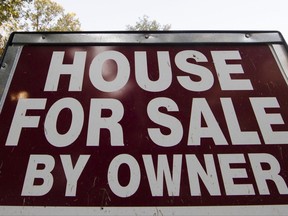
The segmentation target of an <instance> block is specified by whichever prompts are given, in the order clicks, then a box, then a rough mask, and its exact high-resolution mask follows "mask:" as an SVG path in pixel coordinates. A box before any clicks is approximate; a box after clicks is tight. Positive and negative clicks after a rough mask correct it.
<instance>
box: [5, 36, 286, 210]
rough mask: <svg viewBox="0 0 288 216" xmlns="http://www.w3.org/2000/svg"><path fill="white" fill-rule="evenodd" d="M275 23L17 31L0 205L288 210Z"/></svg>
mask: <svg viewBox="0 0 288 216" xmlns="http://www.w3.org/2000/svg"><path fill="white" fill-rule="evenodd" d="M287 71H288V58H287V47H286V43H285V41H284V40H283V37H282V36H281V34H280V33H279V32H268V31H267V32H173V31H172V32H93V33H88V32H87V33H85V32H81V33H14V34H12V35H11V37H10V41H9V43H8V45H7V48H6V52H5V55H4V58H3V61H2V64H1V71H0V72H1V73H0V94H1V104H0V109H1V114H0V214H1V215H43V214H46V215H47V214H49V215H247V214H249V215H286V214H287V212H288V159H287V155H288V86H287Z"/></svg>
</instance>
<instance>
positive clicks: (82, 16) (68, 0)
mask: <svg viewBox="0 0 288 216" xmlns="http://www.w3.org/2000/svg"><path fill="white" fill-rule="evenodd" d="M54 1H56V2H58V3H59V4H60V5H62V6H63V7H64V9H65V11H66V12H74V13H76V15H77V17H78V18H79V20H80V22H81V26H82V27H81V29H82V30H83V31H114V30H125V29H126V26H127V25H135V24H136V22H137V21H138V20H139V17H143V15H147V16H149V19H150V20H156V21H157V22H159V23H160V24H161V25H164V24H170V25H171V30H277V31H280V32H281V33H282V34H283V35H284V37H285V38H286V41H288V2H287V0H238V1H235V0H173V1H172V0H142V1H137V0H102V1H99V0H54Z"/></svg>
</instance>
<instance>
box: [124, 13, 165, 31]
mask: <svg viewBox="0 0 288 216" xmlns="http://www.w3.org/2000/svg"><path fill="white" fill-rule="evenodd" d="M126 28H127V30H130V31H159V30H169V29H170V28H171V25H168V24H166V25H164V26H161V24H160V23H158V22H157V21H156V20H152V21H151V20H149V17H148V16H147V15H144V16H143V17H142V18H140V17H139V21H138V22H136V24H135V26H131V25H127V26H126Z"/></svg>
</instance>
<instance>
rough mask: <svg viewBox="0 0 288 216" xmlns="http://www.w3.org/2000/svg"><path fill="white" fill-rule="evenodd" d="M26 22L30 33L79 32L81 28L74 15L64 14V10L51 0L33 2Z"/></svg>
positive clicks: (35, 0)
mask: <svg viewBox="0 0 288 216" xmlns="http://www.w3.org/2000/svg"><path fill="white" fill-rule="evenodd" d="M26 21H28V22H27V24H28V25H27V26H26V28H27V30H30V31H31V30H32V31H56V30H57V31H79V30H80V28H81V24H80V21H79V19H77V18H76V14H75V13H65V11H64V8H63V7H62V6H61V5H59V4H58V3H56V2H53V1H52V0H34V4H33V5H32V7H30V8H29V9H28V13H27V17H26Z"/></svg>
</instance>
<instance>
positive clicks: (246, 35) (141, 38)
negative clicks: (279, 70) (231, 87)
mask: <svg viewBox="0 0 288 216" xmlns="http://www.w3.org/2000/svg"><path fill="white" fill-rule="evenodd" d="M280 42H283V39H282V37H281V34H280V33H279V32H277V31H267V32H265V31H264V32H250V31H248V32H185V31H184V32H176V31H171V32H169V31H168V32H167V31H166V32H149V31H147V32H125V31H123V32H66V33H63V32H61V33H60V32H57V33H56V32H55V33H53V32H42V33H35V32H34V33H21V32H16V33H14V35H13V39H12V41H11V43H12V44H14V45H17V44H18V45H22V44H93V43H134V44H135V43H137V44H142V43H143V44H150V43H151V44H153V43H280Z"/></svg>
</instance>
